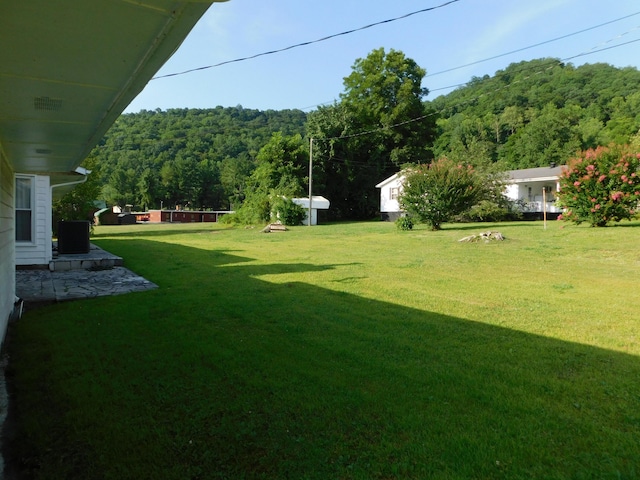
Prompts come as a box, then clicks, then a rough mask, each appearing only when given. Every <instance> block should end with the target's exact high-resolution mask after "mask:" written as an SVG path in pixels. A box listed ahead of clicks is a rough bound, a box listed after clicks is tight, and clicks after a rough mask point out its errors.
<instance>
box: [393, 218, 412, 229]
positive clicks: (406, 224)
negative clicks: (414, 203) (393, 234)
mask: <svg viewBox="0 0 640 480" xmlns="http://www.w3.org/2000/svg"><path fill="white" fill-rule="evenodd" d="M396 228H397V229H398V230H403V231H408V230H413V220H412V219H411V217H410V216H408V215H404V216H402V217H398V218H397V219H396Z"/></svg>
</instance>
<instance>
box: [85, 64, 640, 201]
mask: <svg viewBox="0 0 640 480" xmlns="http://www.w3.org/2000/svg"><path fill="white" fill-rule="evenodd" d="M378 53H379V52H378ZM383 53H384V52H383ZM426 83H427V85H426V86H427V87H428V86H429V85H428V77H427V82H426ZM343 96H344V95H343ZM345 99H348V98H347V97H345ZM345 99H343V103H344V102H345V101H346V100H345ZM357 100H358V101H362V102H366V98H364V99H360V97H358V99H357ZM343 103H338V102H337V103H336V104H335V105H334V106H333V107H330V108H329V109H328V110H329V111H331V112H332V114H333V115H332V117H331V119H332V121H334V123H335V121H339V119H340V118H341V117H340V115H336V114H335V113H340V112H341V111H342V110H341V109H338V107H343V106H344V105H343ZM352 110H353V111H355V107H354V108H352ZM326 111H327V110H326V109H325V110H323V109H320V111H319V112H313V114H312V115H311V117H313V119H314V121H313V122H311V123H313V124H315V125H307V114H306V113H304V112H302V111H299V110H284V111H273V110H270V111H259V110H251V109H247V108H243V107H241V106H237V107H230V108H223V107H217V108H214V109H172V110H167V111H161V110H156V111H141V112H140V113H136V114H125V115H122V116H121V117H120V118H119V119H118V121H117V122H116V123H115V124H114V126H113V127H112V128H111V129H110V130H109V132H108V133H107V135H106V136H105V138H104V139H103V141H102V142H101V143H100V145H99V146H97V147H96V148H95V150H94V151H93V153H92V155H91V157H90V158H89V159H88V160H87V162H86V165H87V166H88V167H89V168H92V169H94V171H95V173H94V176H95V178H96V179H97V180H99V181H100V183H101V184H102V185H103V188H102V191H103V197H104V199H105V200H106V201H107V203H109V204H120V205H124V204H127V203H128V204H133V205H136V206H137V207H138V208H159V207H160V205H161V202H162V204H163V205H164V206H165V207H168V206H171V207H172V206H173V205H175V204H182V205H185V206H188V207H189V206H190V207H193V208H212V209H227V208H237V207H238V206H239V205H240V204H241V203H242V201H243V200H244V198H245V193H246V192H245V189H246V185H247V180H248V178H249V177H250V175H251V173H252V172H253V171H254V170H255V168H256V165H257V163H256V157H257V154H258V152H259V150H260V149H261V148H262V147H263V146H264V145H266V144H267V143H268V142H269V139H270V138H271V136H272V134H273V133H275V132H282V134H283V135H284V136H285V137H287V136H292V135H295V134H301V135H302V136H304V135H305V134H308V132H307V130H308V128H311V129H312V130H313V135H314V136H316V138H317V135H318V131H317V129H318V128H322V126H321V125H322V124H321V122H318V121H317V119H322V118H325V117H327V115H326ZM425 111H426V112H432V114H431V115H428V118H426V119H423V120H422V121H417V122H408V123H405V124H403V125H402V127H401V129H399V130H398V132H395V133H394V135H395V137H394V140H393V141H394V142H396V143H397V142H398V141H401V140H402V137H403V136H404V137H405V138H409V137H411V136H412V135H413V134H412V133H411V132H412V131H413V130H416V131H420V132H422V131H423V130H425V128H424V127H425V124H428V125H429V126H428V128H427V130H426V131H428V132H427V133H429V135H430V137H431V138H435V140H433V142H432V144H431V143H430V144H429V145H428V146H427V147H421V148H424V150H422V153H420V150H415V148H414V150H413V151H411V152H410V153H411V155H413V156H414V157H415V158H411V159H410V161H412V162H414V163H417V162H425V161H430V159H431V158H434V157H435V158H437V157H440V156H447V157H449V158H450V159H452V160H455V161H464V162H469V163H472V164H474V165H476V166H491V167H493V168H496V169H502V170H506V169H515V168H528V167H537V166H545V165H549V164H552V163H555V164H563V163H565V162H566V161H567V160H568V158H570V157H571V156H573V155H574V154H575V153H576V152H577V151H579V150H584V149H587V148H592V147H596V146H598V145H608V144H610V143H612V142H615V143H627V142H629V140H630V138H631V137H632V136H633V135H635V134H637V133H638V131H639V130H640V72H639V71H638V70H637V69H635V68H623V69H619V68H615V67H612V66H610V65H607V64H593V65H583V66H580V67H574V66H573V65H571V64H563V63H561V62H560V61H558V60H556V59H539V60H533V61H529V62H520V63H514V64H511V65H509V66H508V67H507V68H505V69H504V70H501V71H498V72H496V74H495V75H494V76H491V77H489V76H485V77H483V78H473V79H471V81H470V82H469V83H468V84H467V85H466V86H464V87H462V88H459V89H457V90H455V91H453V92H452V93H450V94H448V95H444V96H441V97H438V98H436V99H434V100H432V101H429V102H426V103H425ZM317 113H320V114H321V115H317ZM327 118H328V117H327ZM434 119H435V120H436V122H435V127H434ZM389 123H393V122H389ZM353 125H357V123H353V122H352V125H351V127H353ZM332 128H333V130H335V131H336V132H344V131H348V132H349V133H350V134H352V133H356V132H354V131H352V130H353V129H354V128H355V127H353V128H350V129H347V128H346V127H340V125H334V126H333V127H332ZM368 128H369V127H368ZM434 129H435V132H434V131H433V130H434ZM400 130H402V132H404V133H402V135H400V133H401V132H400ZM407 132H409V133H407ZM420 135H423V133H420ZM331 136H332V134H331V132H329V133H327V132H325V137H327V138H328V137H331ZM413 136H415V135H413ZM379 138H380V135H379V134H378V135H375V134H372V135H363V136H358V137H356V138H355V140H353V141H350V142H351V143H355V141H356V140H357V143H358V146H359V149H358V153H357V155H356V153H355V151H353V152H351V153H352V154H353V155H356V156H362V155H367V153H366V152H373V151H376V145H373V144H372V145H370V146H369V147H367V146H366V145H365V144H366V143H367V142H368V141H369V142H372V143H375V142H376V141H379ZM376 139H377V140H376ZM351 143H349V144H347V143H345V144H344V145H342V147H341V148H342V150H344V149H345V148H350V147H349V145H351ZM413 143H415V145H419V143H416V142H413ZM327 145H328V144H327ZM394 145H395V143H394ZM327 148H328V147H327ZM331 148H332V149H333V151H335V148H336V147H331ZM394 148H396V149H397V148H398V147H397V146H396V147H394ZM325 150H326V151H327V152H329V150H328V149H325ZM378 150H379V149H378ZM322 151H323V150H322V144H320V145H319V147H318V156H319V157H320V156H321V155H322ZM399 151H400V150H399ZM407 152H409V150H407ZM348 153H349V152H342V156H343V157H344V158H348V157H349V155H348ZM405 153H406V152H405ZM327 155H329V153H327ZM353 155H351V156H353ZM318 160H319V162H318V165H317V166H318V168H319V173H320V174H325V173H326V172H325V170H327V167H326V165H327V164H326V163H325V164H324V166H323V163H322V161H323V160H322V159H321V158H319V159H318ZM367 162H370V160H369V159H368V158H367V159H364V158H362V159H359V158H354V159H352V163H353V165H354V166H355V167H357V166H358V164H361V165H363V168H365V167H366V166H367V165H368V163H367ZM385 165H387V164H386V163H385ZM389 165H390V166H393V164H392V163H389V164H388V165H387V167H388V166H389ZM355 167H353V168H355ZM353 168H352V169H353ZM385 168H386V167H385ZM396 168H397V167H396ZM370 170H371V169H370ZM378 170H379V171H380V172H383V171H384V170H383V169H381V168H378V169H377V170H375V171H378ZM327 171H328V170H327ZM371 171H374V170H371ZM341 175H342V177H344V178H346V177H345V175H344V174H341ZM325 176H327V175H325ZM351 177H353V178H356V177H358V175H357V172H352V171H350V173H349V178H351ZM369 177H370V175H363V176H362V178H365V179H366V182H367V185H363V186H362V187H363V189H364V190H363V191H369V190H372V192H371V193H372V194H375V192H373V190H375V189H374V185H375V183H376V182H378V181H380V180H382V178H375V179H372V178H369ZM319 180H321V181H323V182H324V184H325V187H326V188H328V187H327V185H340V182H338V180H340V179H337V180H336V179H334V180H335V181H334V180H332V179H331V178H324V179H323V177H322V175H319ZM370 183H371V185H369V184H370ZM336 188H337V187H336ZM353 188H354V187H353V186H351V187H349V189H350V190H352V189H353ZM343 200H345V201H347V197H346V194H345V199H343ZM370 203H371V204H372V205H374V206H375V198H373V199H371V202H370ZM367 208H368V210H365V209H363V212H364V211H367V212H370V207H367Z"/></svg>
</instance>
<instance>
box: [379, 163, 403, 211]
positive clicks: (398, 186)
mask: <svg viewBox="0 0 640 480" xmlns="http://www.w3.org/2000/svg"><path fill="white" fill-rule="evenodd" d="M403 183H404V175H402V174H401V173H400V172H398V173H396V174H395V175H391V176H390V177H389V178H387V179H385V180H383V181H381V182H380V183H379V184H377V185H376V188H379V189H380V218H381V219H382V220H389V221H394V220H396V219H397V218H398V217H399V216H400V215H401V214H402V210H401V209H400V202H399V201H398V199H399V197H400V193H401V192H402V184H403Z"/></svg>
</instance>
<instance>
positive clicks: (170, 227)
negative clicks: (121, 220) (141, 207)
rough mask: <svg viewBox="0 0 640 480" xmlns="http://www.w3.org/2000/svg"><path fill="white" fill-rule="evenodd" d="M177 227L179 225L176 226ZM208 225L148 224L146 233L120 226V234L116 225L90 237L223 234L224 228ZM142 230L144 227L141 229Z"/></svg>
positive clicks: (98, 238) (97, 238)
mask: <svg viewBox="0 0 640 480" xmlns="http://www.w3.org/2000/svg"><path fill="white" fill-rule="evenodd" d="M178 225H179V224H178ZM187 225H193V224H187ZM208 225H210V227H209V228H205V227H202V228H187V227H185V228H179V227H176V224H175V223H167V224H148V225H145V226H148V227H149V229H148V230H147V231H144V230H142V231H140V230H137V231H130V230H128V231H127V230H126V229H127V225H122V229H123V230H125V231H122V232H118V231H117V228H118V227H119V226H117V225H109V228H110V230H109V231H108V232H104V233H94V234H93V235H91V239H92V240H93V239H96V240H100V239H103V238H105V237H117V238H139V237H140V235H144V236H145V237H150V238H154V237H166V236H168V235H184V234H211V235H215V234H219V233H224V231H225V229H224V228H220V229H215V228H212V227H213V226H214V225H215V224H213V223H209V224H208ZM164 227H166V229H164V230H163V228H164ZM143 228H144V227H143Z"/></svg>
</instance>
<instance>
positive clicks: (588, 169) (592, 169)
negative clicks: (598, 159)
mask: <svg viewBox="0 0 640 480" xmlns="http://www.w3.org/2000/svg"><path fill="white" fill-rule="evenodd" d="M595 169H596V167H595V166H594V165H587V172H593V171H594V170H595Z"/></svg>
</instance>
